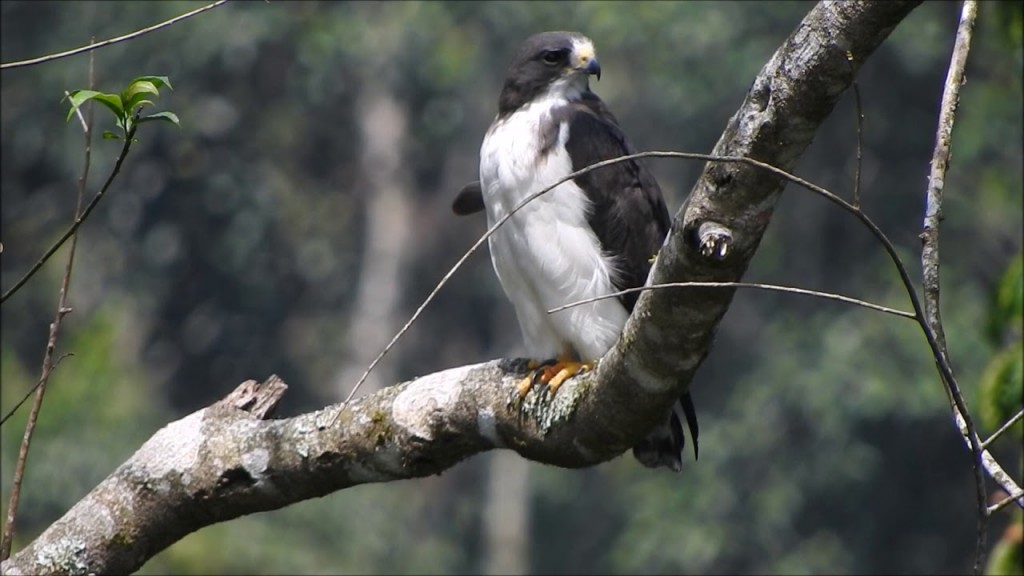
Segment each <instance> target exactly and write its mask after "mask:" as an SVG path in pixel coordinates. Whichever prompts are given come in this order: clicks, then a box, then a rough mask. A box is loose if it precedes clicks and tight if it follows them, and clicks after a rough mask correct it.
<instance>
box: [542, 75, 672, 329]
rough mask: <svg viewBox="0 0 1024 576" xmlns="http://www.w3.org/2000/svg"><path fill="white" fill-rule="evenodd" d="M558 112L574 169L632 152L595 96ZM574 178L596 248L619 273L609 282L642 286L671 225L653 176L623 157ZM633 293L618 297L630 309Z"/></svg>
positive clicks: (639, 162) (623, 136)
mask: <svg viewBox="0 0 1024 576" xmlns="http://www.w3.org/2000/svg"><path fill="white" fill-rule="evenodd" d="M558 115H559V116H562V115H565V116H567V118H566V119H567V120H568V122H569V139H568V141H567V142H566V149H567V151H568V152H569V157H570V158H571V159H572V168H573V170H574V171H576V170H580V169H583V168H586V167H587V166H590V165H591V164H595V163H597V162H601V161H602V160H609V159H612V158H617V157H619V156H625V155H627V154H634V153H635V152H636V151H635V150H634V149H633V147H632V146H631V145H630V144H629V142H628V141H627V140H626V137H625V135H624V134H623V133H622V130H620V129H619V126H618V124H617V123H616V122H615V117H614V116H612V115H611V113H610V112H608V110H607V109H606V108H605V107H604V104H603V103H602V102H601V100H599V99H598V98H597V96H593V95H592V94H589V95H588V97H586V98H585V99H584V100H583V101H582V102H578V103H575V104H573V105H571V106H568V107H567V109H566V110H565V111H563V112H561V113H560V114H558ZM575 182H576V185H577V186H579V187H580V189H581V190H583V192H584V194H586V195H587V198H588V199H589V200H590V204H591V210H590V214H589V216H588V218H587V222H588V224H590V227H591V228H592V229H593V230H594V233H595V234H596V235H597V238H598V240H599V241H600V242H601V248H602V249H603V250H604V251H605V253H606V254H609V255H612V256H613V257H614V258H615V264H616V266H617V269H618V272H619V274H618V277H617V278H613V282H614V283H615V286H616V287H617V288H618V289H619V290H624V289H627V288H636V287H638V286H643V284H644V282H645V281H646V280H647V273H648V272H649V271H650V269H651V259H652V258H653V257H654V256H655V255H656V254H657V253H658V250H659V249H660V248H661V243H662V241H664V239H665V235H666V234H668V229H669V226H670V225H671V221H670V219H669V214H668V208H666V207H665V200H664V199H663V198H662V195H661V188H659V187H658V183H657V181H655V179H654V177H653V176H652V175H651V173H650V171H648V170H647V168H646V167H645V166H644V165H643V163H642V162H641V161H639V160H627V161H625V162H619V163H617V164H613V165H611V166H606V167H604V168H598V169H597V170H594V171H593V172H589V173H587V174H584V175H582V176H579V177H577V178H576V179H575ZM638 298H639V294H637V293H632V294H626V295H623V296H621V297H620V298H619V299H620V300H621V301H622V304H623V305H624V306H625V307H626V309H627V310H628V311H630V312H632V311H633V306H634V305H636V301H637V299H638Z"/></svg>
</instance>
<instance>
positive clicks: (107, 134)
mask: <svg viewBox="0 0 1024 576" xmlns="http://www.w3.org/2000/svg"><path fill="white" fill-rule="evenodd" d="M103 139H104V140H120V139H121V137H120V136H118V135H117V134H114V133H113V132H111V131H110V130H104V131H103Z"/></svg>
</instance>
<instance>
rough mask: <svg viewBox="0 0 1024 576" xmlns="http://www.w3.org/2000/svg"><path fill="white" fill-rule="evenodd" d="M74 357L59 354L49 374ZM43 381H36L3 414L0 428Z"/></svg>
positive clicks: (70, 354)
mask: <svg viewBox="0 0 1024 576" xmlns="http://www.w3.org/2000/svg"><path fill="white" fill-rule="evenodd" d="M74 355H75V354H74V353H73V352H65V353H63V354H61V355H60V356H59V357H58V358H57V359H56V360H54V361H53V366H51V367H50V373H51V374H52V373H53V371H54V370H56V369H57V366H59V365H60V363H61V362H62V361H63V360H64V359H65V358H67V357H68V356H74ZM45 381H46V380H43V379H42V378H40V379H39V380H36V383H35V384H33V385H32V387H31V388H29V389H28V392H25V395H24V396H22V397H21V400H18V403H17V404H15V405H14V407H13V408H11V409H10V410H8V411H7V414H4V417H3V418H2V419H0V426H2V425H4V424H5V423H7V421H8V420H10V419H11V416H14V414H15V413H17V412H18V409H19V408H21V407H22V405H23V404H25V402H26V401H27V400H28V399H29V398H31V397H32V394H33V393H34V392H35V391H36V389H38V388H39V387H40V386H42V385H43V382H45Z"/></svg>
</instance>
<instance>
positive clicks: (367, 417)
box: [2, 1, 919, 574]
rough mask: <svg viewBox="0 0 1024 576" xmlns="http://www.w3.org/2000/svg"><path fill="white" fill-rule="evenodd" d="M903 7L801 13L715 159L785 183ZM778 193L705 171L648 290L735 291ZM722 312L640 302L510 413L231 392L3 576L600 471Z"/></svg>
mask: <svg viewBox="0 0 1024 576" xmlns="http://www.w3.org/2000/svg"><path fill="white" fill-rule="evenodd" d="M918 3H919V2H916V1H910V2H899V1H892V2H852V1H851V2H823V3H821V4H819V5H817V6H816V7H815V8H814V9H812V10H811V12H810V13H809V14H808V16H807V17H806V18H805V19H804V21H803V22H802V23H801V24H800V26H799V27H798V28H797V30H796V32H794V33H793V34H792V35H791V36H790V37H789V38H788V39H787V40H786V42H785V43H784V44H783V46H782V47H781V48H780V49H779V50H778V51H777V52H776V54H775V55H774V56H773V57H772V59H771V61H770V62H769V63H768V64H767V65H766V66H765V67H764V69H763V70H762V71H761V73H760V74H758V76H757V78H756V80H755V81H754V85H753V87H752V89H751V91H750V93H749V94H748V96H747V98H746V100H745V101H744V103H743V105H742V107H741V108H740V110H739V111H738V112H737V113H736V114H735V116H733V118H732V119H731V120H730V122H729V125H728V126H727V128H726V130H725V132H724V134H723V135H722V137H721V139H720V140H719V142H718V144H717V145H716V147H715V151H714V153H715V154H719V155H732V156H749V157H751V158H755V159H757V160H761V161H764V162H767V163H770V164H773V165H775V166H777V167H779V168H782V169H784V170H791V169H792V168H793V166H794V165H795V164H796V161H797V159H798V158H799V157H800V155H801V154H802V153H803V151H804V150H805V149H806V147H807V146H808V145H809V144H810V142H811V140H812V138H813V136H814V133H815V132H816V130H817V129H818V127H819V126H820V125H821V123H822V122H823V121H824V120H825V118H826V117H827V116H828V114H829V113H830V112H831V110H832V108H833V106H834V105H835V103H836V101H837V100H838V99H839V96H840V95H841V94H842V93H843V91H844V90H846V89H847V88H848V87H849V86H850V84H851V82H852V81H853V78H854V75H855V73H856V71H857V70H858V69H859V67H860V65H861V64H863V63H864V61H865V60H867V58H868V57H869V56H870V55H871V53H872V52H873V51H874V50H875V49H876V48H877V47H878V46H879V45H880V44H881V43H882V42H883V41H884V40H885V38H886V37H887V36H888V34H889V33H890V32H891V31H892V29H893V28H894V27H895V26H896V25H897V23H899V22H900V20H902V19H903V18H904V17H905V16H906V15H907V14H908V13H909V12H910V11H911V10H912V9H913V8H914V7H915V6H916V5H917V4H918ZM782 188H783V181H782V180H781V179H780V178H779V177H777V176H775V175H772V174H770V173H768V172H766V171H763V170H758V169H756V168H753V167H750V166H746V165H742V164H738V163H731V164H726V163H709V165H708V166H707V167H706V169H705V171H704V174H703V175H702V177H701V180H700V182H699V183H698V184H697V186H696V188H695V189H694V191H693V193H692V194H691V196H690V200H689V201H688V202H687V204H686V205H685V206H684V207H683V208H681V209H680V211H679V212H678V214H677V215H676V217H675V222H674V224H673V228H672V232H671V233H670V235H669V237H668V239H667V240H666V244H665V246H664V247H663V249H662V252H661V254H660V255H659V257H658V260H657V263H656V265H655V268H654V271H653V272H652V274H653V276H652V280H653V282H655V283H669V282H683V281H719V282H722V281H725V282H728V281H737V280H739V279H740V278H741V277H742V275H743V273H744V271H745V270H746V267H747V264H748V262H749V260H750V258H751V256H752V255H753V254H754V251H755V250H756V248H757V246H758V244H759V242H760V240H761V235H762V234H763V233H764V230H765V228H766V227H767V225H768V222H769V220H770V218H771V214H772V210H773V208H774V205H775V201H776V200H777V198H778V196H779V194H780V193H781V191H782ZM731 298H732V291H729V290H722V289H714V288H694V289H680V290H661V291H655V292H650V293H646V294H644V295H643V296H642V297H641V300H640V304H639V305H638V307H637V308H636V310H635V312H634V314H633V316H632V317H631V319H630V321H629V323H628V325H627V327H626V330H625V332H624V334H623V337H622V338H621V339H620V341H619V343H618V344H617V345H616V346H615V348H613V349H612V350H611V351H610V352H609V353H608V355H606V356H605V358H604V359H603V360H602V361H601V363H600V364H599V366H598V368H597V370H596V371H595V372H591V373H588V374H586V375H584V376H581V377H578V378H575V379H573V380H570V381H569V382H567V383H566V384H565V385H563V386H562V387H561V388H560V389H559V391H558V394H556V395H555V397H554V398H553V399H549V398H546V397H541V396H538V395H537V392H531V393H530V395H528V396H527V398H526V399H525V402H523V403H522V405H521V406H520V405H518V404H516V403H515V402H513V401H512V400H515V398H516V396H515V394H514V390H515V383H516V381H517V380H518V378H520V377H521V376H522V374H523V372H524V365H523V363H522V362H516V361H494V362H488V363H484V364H477V365H473V366H466V367H461V368H453V369H451V370H447V371H444V372H439V373H436V374H431V375H428V376H424V377H421V378H419V379H416V380H413V381H411V382H406V383H403V384H398V385H395V386H392V387H389V388H386V389H383V390H381V391H379V392H376V393H374V394H371V395H369V396H365V397H363V398H360V399H358V400H354V401H352V402H350V403H348V404H346V405H344V406H332V407H328V408H326V409H324V410H321V411H317V412H313V413H309V414H304V415H301V416H296V417H294V418H288V419H282V420H265V419H262V418H259V417H257V416H254V415H252V414H250V413H249V412H246V411H245V410H243V409H239V408H238V406H239V405H241V406H243V407H247V406H252V405H255V406H263V407H264V408H265V407H266V406H267V402H265V401H256V400H253V401H247V402H239V401H237V400H238V397H237V396H235V400H234V401H230V402H227V401H224V402H221V403H218V404H216V405H214V406H211V407H208V408H206V409H203V410H200V411H199V412H196V413H194V414H191V415H189V416H187V417H185V418H183V419H181V420H178V421H176V422H173V423H171V424H169V425H167V426H166V427H164V428H163V429H162V430H160V431H159V432H157V434H155V435H154V436H153V437H152V438H151V439H150V440H149V441H148V442H146V444H145V445H143V446H142V448H140V449H139V451H138V452H136V453H135V454H134V455H133V456H132V457H131V459H129V460H128V461H127V462H126V463H124V464H123V465H121V466H120V467H119V468H118V469H117V470H115V471H114V472H113V473H112V474H111V475H110V476H109V477H108V478H107V479H106V480H104V481H103V482H102V483H101V484H100V485H99V486H97V487H96V488H95V489H94V490H93V491H92V492H90V493H89V494H88V495H87V496H86V497H85V498H84V499H83V500H82V501H81V502H79V503H78V504H76V505H75V506H74V507H73V508H72V509H71V510H70V511H69V512H68V513H67V514H65V515H64V517H62V518H61V519H60V520H58V521H57V522H56V523H54V525H53V526H51V527H50V528H48V529H47V530H46V531H45V532H44V533H43V534H42V535H41V536H40V537H39V538H37V539H36V540H35V541H34V542H33V543H31V544H30V545H29V546H28V547H27V548H25V549H24V550H21V551H20V552H18V553H17V554H15V555H14V556H13V557H12V558H11V559H10V560H8V561H7V562H5V563H3V565H2V568H3V573H4V574H39V573H89V572H95V573H110V572H117V573H121V572H131V571H133V570H135V569H137V568H138V567H140V566H141V565H142V564H143V563H144V562H145V561H146V560H147V559H149V558H151V557H152V556H153V555H155V554H156V553H157V552H159V551H160V550H162V549H164V548H166V547H167V546H168V545H170V544H171V543H173V542H175V541H176V540H178V539H180V538H182V537H183V536H185V535H186V534H188V533H190V532H192V531H195V530H197V529H199V528H201V527H203V526H207V525H210V524H213V523H216V522H222V521H225V520H229V519H232V518H236V517H238V516H242V515H245V514H251V513H254V512H259V511H265V510H272V509H275V508H280V507H282V506H286V505H288V504H291V503H294V502H298V501H300V500H303V499H308V498H313V497H318V496H323V495H325V494H329V493H331V492H334V491H337V490H340V489H343V488H346V487H349V486H353V485H356V484H361V483H367V482H384V481H389V480H395V479H400V478H416V477H421V476H426V475H429V474H437V473H440V472H441V471H443V470H445V469H446V468H448V467H450V466H451V465H453V464H454V463H456V462H458V461H460V460H463V459H465V458H468V457H469V456H471V455H473V454H476V453H478V452H481V451H484V450H489V449H492V448H508V449H512V450H515V451H516V452H518V453H519V454H521V455H522V456H524V457H526V458H529V459H531V460H536V461H540V462H545V463H549V464H554V465H557V466H563V467H582V466H590V465H593V464H596V463H599V462H603V461H606V460H609V459H612V458H615V457H616V456H618V455H619V454H621V453H622V452H624V451H625V450H627V449H628V448H629V447H630V446H632V445H633V444H635V443H636V442H637V441H638V440H639V439H640V438H641V437H643V435H644V434H646V433H647V432H648V431H649V430H650V428H651V427H652V426H653V425H654V424H655V423H656V422H658V421H659V420H661V419H662V418H664V415H665V412H667V410H668V409H669V406H670V405H671V404H672V402H674V400H675V399H676V397H678V395H679V393H680V392H682V390H683V389H685V388H686V387H688V386H689V382H690V379H691V378H692V376H693V373H694V372H695V371H696V369H697V367H698V366H699V365H700V363H701V361H702V360H703V358H704V357H705V355H706V354H707V352H708V349H709V346H710V343H711V340H712V335H713V333H714V330H715V328H716V327H717V325H718V322H719V320H720V319H721V318H722V316H723V315H724V314H725V310H726V308H727V307H728V305H729V302H730V300H731ZM268 384H271V383H270V382H268ZM250 386H251V385H250ZM278 388H280V387H278ZM249 393H250V394H252V391H251V390H250V392H249ZM339 411H340V412H339ZM261 412H265V411H264V410H262V409H261Z"/></svg>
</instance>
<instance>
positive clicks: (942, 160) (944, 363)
mask: <svg viewBox="0 0 1024 576" xmlns="http://www.w3.org/2000/svg"><path fill="white" fill-rule="evenodd" d="M977 13H978V5H977V2H975V1H974V0H966V1H965V2H964V4H963V9H962V11H961V14H960V25H959V27H958V28H957V33H956V42H955V43H954V46H953V55H952V57H951V59H950V63H949V70H948V71H947V73H946V83H945V87H944V88H943V90H942V104H941V107H940V109H939V122H938V129H937V130H936V134H935V151H934V153H933V154H932V161H931V170H930V172H929V174H928V190H927V193H926V207H925V216H924V232H922V233H921V241H922V248H921V267H922V270H923V287H924V316H925V318H924V320H925V322H926V324H927V330H928V331H930V332H931V333H932V334H933V336H934V339H935V342H936V343H937V344H938V348H939V350H938V357H937V358H936V361H937V362H938V363H939V365H940V372H941V373H942V376H943V380H944V381H945V384H946V389H947V391H948V394H949V397H950V400H951V402H952V409H953V416H954V418H955V420H956V423H957V427H958V428H959V429H960V432H961V434H963V436H964V438H965V440H966V442H967V446H968V448H969V449H970V450H971V455H972V461H973V464H972V465H973V468H974V483H975V488H976V490H975V498H976V499H977V507H978V531H977V539H976V542H975V555H974V573H975V574H980V573H981V571H982V569H983V567H984V563H985V536H986V528H987V524H988V511H987V502H986V500H987V497H986V495H985V477H984V474H983V473H982V468H983V463H982V448H981V443H980V440H979V439H978V435H977V431H976V429H975V427H974V423H973V422H972V421H971V415H970V413H969V412H968V411H967V405H966V404H965V402H964V399H963V396H962V394H961V393H960V387H959V386H958V385H957V382H956V377H955V376H954V374H953V368H952V365H951V363H950V359H949V349H948V348H947V346H946V335H945V332H944V331H943V328H942V315H941V313H940V307H939V224H940V222H941V221H942V192H943V188H944V187H945V178H946V169H947V168H948V166H949V159H950V146H951V141H952V137H953V121H954V120H955V119H956V108H957V104H958V103H959V100H960V86H961V85H962V84H963V83H964V68H965V66H966V64H967V54H968V52H970V49H971V34H972V32H973V30H974V21H975V18H976V17H977Z"/></svg>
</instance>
